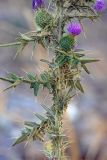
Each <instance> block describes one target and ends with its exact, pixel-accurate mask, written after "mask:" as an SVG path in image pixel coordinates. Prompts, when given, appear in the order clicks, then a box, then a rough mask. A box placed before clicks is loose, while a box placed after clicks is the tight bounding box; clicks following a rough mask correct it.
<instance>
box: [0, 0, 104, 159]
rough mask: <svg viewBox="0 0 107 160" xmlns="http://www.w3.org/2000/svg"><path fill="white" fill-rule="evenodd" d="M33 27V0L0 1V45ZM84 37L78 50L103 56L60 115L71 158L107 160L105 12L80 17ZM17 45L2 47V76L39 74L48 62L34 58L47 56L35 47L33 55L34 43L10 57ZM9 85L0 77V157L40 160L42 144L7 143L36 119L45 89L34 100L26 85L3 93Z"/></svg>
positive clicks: (48, 99)
mask: <svg viewBox="0 0 107 160" xmlns="http://www.w3.org/2000/svg"><path fill="white" fill-rule="evenodd" d="M30 30H35V26H34V22H33V12H32V10H31V0H18V1H17V0H0V43H7V42H14V41H15V39H16V37H17V35H18V34H19V32H21V33H25V32H28V31H30ZM84 30H85V35H84V34H82V35H81V36H80V37H79V39H78V48H83V49H86V50H88V52H87V55H89V56H90V57H91V56H92V57H97V58H99V59H101V61H100V62H98V63H93V64H91V65H88V67H89V69H90V71H91V75H90V76H89V75H86V74H85V73H84V72H83V75H82V84H83V85H84V89H85V94H84V95H82V94H80V95H78V96H77V97H75V98H74V99H73V101H72V102H71V103H70V104H69V107H68V110H67V113H66V115H65V117H64V128H66V129H65V134H66V135H67V136H68V139H69V142H71V146H70V148H69V149H68V150H67V154H68V156H69V160H71V159H72V160H107V123H106V122H107V62H106V60H107V10H105V11H104V13H103V15H102V16H101V19H99V20H98V21H96V22H94V23H92V22H89V21H87V20H85V21H84ZM15 53H16V47H13V48H0V76H5V75H6V74H7V73H10V72H14V73H17V74H18V75H20V76H23V75H25V74H26V73H27V72H34V73H35V74H36V73H41V72H42V71H43V70H44V69H45V68H46V66H45V65H43V64H42V63H39V62H38V61H39V60H40V59H42V58H44V59H45V58H47V56H48V55H47V54H46V52H45V51H44V49H43V48H41V46H38V47H37V48H36V50H35V52H34V55H33V58H32V46H30V45H29V46H28V47H27V48H26V49H25V50H24V52H23V54H22V55H20V56H18V57H17V59H15V60H13V57H14V55H15ZM8 85H9V84H8V83H6V82H3V81H0V160H44V159H45V158H44V155H43V152H42V145H41V143H40V142H36V143H35V142H34V143H33V144H29V145H28V146H25V144H20V145H18V146H16V147H11V145H12V143H13V142H14V141H15V138H16V137H18V136H19V135H20V131H21V129H22V127H23V122H24V120H35V117H34V116H33V113H34V112H38V113H43V112H44V111H43V110H42V108H41V106H40V103H45V104H46V105H47V106H49V104H50V98H49V95H48V94H47V91H44V92H40V93H39V96H38V98H35V97H34V95H33V91H32V90H30V89H29V86H28V85H24V84H23V85H20V86H18V87H17V88H16V89H11V90H8V91H7V92H2V90H3V89H5V88H6V87H7V86H8Z"/></svg>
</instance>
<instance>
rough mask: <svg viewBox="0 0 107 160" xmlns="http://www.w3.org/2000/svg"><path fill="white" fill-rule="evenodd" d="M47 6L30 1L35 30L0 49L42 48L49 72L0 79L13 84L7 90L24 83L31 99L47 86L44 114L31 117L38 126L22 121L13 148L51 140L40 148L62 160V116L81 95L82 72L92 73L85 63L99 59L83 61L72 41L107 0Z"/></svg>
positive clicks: (52, 1)
mask: <svg viewBox="0 0 107 160" xmlns="http://www.w3.org/2000/svg"><path fill="white" fill-rule="evenodd" d="M48 3H49V6H50V7H52V9H50V7H48V8H46V0H33V1H32V9H33V12H34V21H35V25H36V26H37V28H38V30H35V31H34V32H32V31H31V32H28V33H24V34H20V35H19V37H18V38H17V41H16V42H14V43H8V44H2V45H0V47H8V46H17V47H18V50H17V54H19V53H20V52H22V51H23V49H24V48H25V47H26V46H27V45H28V44H29V43H32V45H33V46H34V48H35V46H36V44H41V45H42V46H43V47H44V48H45V49H46V50H47V51H48V52H50V53H52V54H53V56H52V58H51V59H50V60H46V59H42V60H41V62H42V63H46V64H47V65H48V71H44V72H43V73H41V74H40V75H39V76H38V75H35V74H31V73H28V74H27V75H26V76H25V78H24V77H20V76H18V75H16V74H13V73H11V74H9V75H7V77H0V79H1V80H4V81H7V82H9V83H11V85H10V86H9V87H8V88H7V89H10V88H12V87H16V86H17V85H19V84H21V83H27V84H28V85H29V86H30V88H31V89H32V90H33V91H34V95H35V96H37V95H38V91H39V89H40V88H41V87H42V88H43V89H44V88H47V89H48V90H49V93H50V95H51V96H52V106H50V108H48V107H47V106H45V105H44V104H41V105H42V107H43V108H44V110H45V111H46V114H45V115H44V116H42V115H40V114H38V113H35V115H36V117H37V118H38V119H39V120H40V123H37V122H34V121H33V122H31V121H29V122H25V128H24V129H23V131H22V134H21V136H20V137H19V138H18V139H17V140H16V141H15V143H14V144H13V146H15V145H16V144H19V143H21V142H24V141H27V142H31V141H35V140H40V141H42V142H45V136H47V137H48V140H49V141H48V142H47V143H45V147H44V150H45V154H46V156H47V158H48V159H50V160H66V159H67V157H66V155H65V150H66V148H67V145H68V144H69V142H66V140H67V137H66V135H64V133H63V114H64V112H66V110H67V107H68V104H69V102H70V100H71V99H72V98H73V97H74V96H76V94H77V92H78V91H80V92H82V93H84V89H83V86H82V84H81V72H82V71H83V70H84V71H85V72H86V73H87V74H90V71H89V70H88V68H87V66H86V65H87V64H88V63H92V62H97V61H98V59H94V58H87V57H86V56H85V52H84V50H83V49H79V48H77V45H76V42H77V41H78V36H79V35H80V34H81V32H83V25H82V20H83V19H89V20H90V21H92V23H93V22H94V21H95V19H98V18H99V17H100V15H101V11H103V10H104V8H105V2H104V0H72V1H71V0H49V1H48ZM71 159H72V158H71Z"/></svg>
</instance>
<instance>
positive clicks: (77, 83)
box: [75, 80, 84, 93]
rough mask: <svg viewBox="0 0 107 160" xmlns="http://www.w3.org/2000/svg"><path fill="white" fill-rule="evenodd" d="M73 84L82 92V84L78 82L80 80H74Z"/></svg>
mask: <svg viewBox="0 0 107 160" xmlns="http://www.w3.org/2000/svg"><path fill="white" fill-rule="evenodd" d="M75 86H76V88H78V89H79V90H80V91H81V92H82V93H84V89H83V87H82V85H81V83H80V80H76V82H75Z"/></svg>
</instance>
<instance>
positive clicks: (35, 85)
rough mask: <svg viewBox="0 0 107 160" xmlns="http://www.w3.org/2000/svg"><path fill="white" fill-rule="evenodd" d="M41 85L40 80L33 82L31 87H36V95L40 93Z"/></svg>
mask: <svg viewBox="0 0 107 160" xmlns="http://www.w3.org/2000/svg"><path fill="white" fill-rule="evenodd" d="M39 86H40V83H39V82H34V83H31V86H30V88H33V89H34V95H35V96H37V95H38V91H39Z"/></svg>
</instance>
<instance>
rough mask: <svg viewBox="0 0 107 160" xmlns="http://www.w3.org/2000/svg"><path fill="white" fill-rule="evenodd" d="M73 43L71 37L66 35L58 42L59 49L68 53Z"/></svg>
mask: <svg viewBox="0 0 107 160" xmlns="http://www.w3.org/2000/svg"><path fill="white" fill-rule="evenodd" d="M74 43H75V40H74V37H73V36H71V35H66V36H64V37H62V38H61V40H60V42H59V47H60V48H61V49H63V50H64V51H70V50H71V48H73V47H74Z"/></svg>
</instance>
